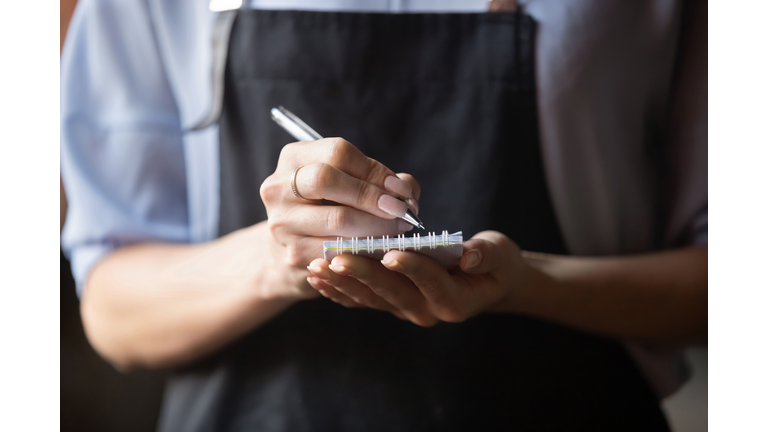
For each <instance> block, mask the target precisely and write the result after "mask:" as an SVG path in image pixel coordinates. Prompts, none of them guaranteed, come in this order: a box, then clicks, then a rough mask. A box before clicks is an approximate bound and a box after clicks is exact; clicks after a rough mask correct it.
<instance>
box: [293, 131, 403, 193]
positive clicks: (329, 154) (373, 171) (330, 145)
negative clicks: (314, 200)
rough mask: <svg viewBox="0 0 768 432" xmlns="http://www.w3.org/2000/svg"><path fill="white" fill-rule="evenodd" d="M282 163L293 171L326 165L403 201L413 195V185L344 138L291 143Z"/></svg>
mask: <svg viewBox="0 0 768 432" xmlns="http://www.w3.org/2000/svg"><path fill="white" fill-rule="evenodd" d="M280 161H281V163H280V167H282V168H284V169H285V170H291V171H293V170H294V169H295V168H296V166H299V165H304V164H312V163H317V162H322V163H326V164H328V165H331V166H333V167H334V168H336V169H338V170H341V171H343V172H345V173H347V174H349V175H350V176H352V177H354V178H357V179H360V180H364V181H366V182H368V183H372V184H374V185H376V186H379V187H381V188H384V189H387V190H389V191H391V192H393V193H394V194H395V195H398V196H402V197H403V198H408V197H410V196H411V193H412V191H411V186H410V184H408V183H406V182H404V181H402V180H401V179H399V178H398V177H397V176H396V175H395V173H394V172H393V171H392V170H391V169H389V168H387V167H386V166H384V165H383V164H381V163H380V162H378V161H377V160H375V159H371V158H369V157H368V156H366V155H365V154H363V152H361V151H360V150H359V149H358V148H357V147H355V146H354V145H353V144H352V143H350V142H349V141H347V140H345V139H343V138H325V139H321V140H317V141H313V142H299V143H292V144H288V145H286V146H285V147H283V151H282V152H281V154H280ZM285 164H293V166H285ZM300 193H302V192H300Z"/></svg>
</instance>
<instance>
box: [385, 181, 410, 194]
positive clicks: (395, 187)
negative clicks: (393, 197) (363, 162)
mask: <svg viewBox="0 0 768 432" xmlns="http://www.w3.org/2000/svg"><path fill="white" fill-rule="evenodd" d="M384 187H385V188H387V190H388V191H390V192H394V193H396V194H398V195H400V196H401V197H403V198H408V197H410V196H411V194H413V189H411V185H409V184H408V182H406V181H405V180H401V179H400V178H398V177H395V176H389V177H387V178H386V179H384Z"/></svg>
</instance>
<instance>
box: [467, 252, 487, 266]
mask: <svg viewBox="0 0 768 432" xmlns="http://www.w3.org/2000/svg"><path fill="white" fill-rule="evenodd" d="M482 259H483V253H482V252H480V251H479V250H477V249H472V250H470V251H469V252H467V264H466V265H465V266H464V268H465V269H471V268H473V267H475V266H477V265H478V264H480V260H482Z"/></svg>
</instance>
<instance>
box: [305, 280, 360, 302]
mask: <svg viewBox="0 0 768 432" xmlns="http://www.w3.org/2000/svg"><path fill="white" fill-rule="evenodd" d="M307 282H309V285H310V286H311V287H312V288H314V289H316V290H317V291H318V292H320V295H322V296H323V297H325V298H327V299H329V300H332V301H334V302H336V303H338V304H340V305H342V306H344V307H348V308H358V307H361V305H359V304H357V302H355V301H354V300H352V299H351V298H349V297H347V296H346V295H345V294H343V293H341V292H339V291H338V290H336V288H334V287H332V286H330V285H328V284H326V283H325V282H323V280H322V279H320V278H318V277H316V276H308V277H307Z"/></svg>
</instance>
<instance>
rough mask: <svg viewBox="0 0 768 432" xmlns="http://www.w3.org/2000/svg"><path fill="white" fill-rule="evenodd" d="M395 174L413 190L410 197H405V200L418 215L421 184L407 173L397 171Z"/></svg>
mask: <svg viewBox="0 0 768 432" xmlns="http://www.w3.org/2000/svg"><path fill="white" fill-rule="evenodd" d="M397 176H398V177H399V178H400V179H401V180H403V181H404V182H406V183H408V184H409V185H410V186H411V190H412V191H413V193H412V195H411V198H406V199H405V202H406V203H408V206H409V207H410V208H411V209H412V210H413V211H414V212H415V213H416V214H417V215H418V214H419V197H421V186H420V185H419V182H418V181H416V178H415V177H414V176H412V175H410V174H408V173H397Z"/></svg>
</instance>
